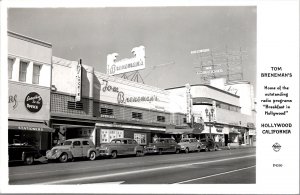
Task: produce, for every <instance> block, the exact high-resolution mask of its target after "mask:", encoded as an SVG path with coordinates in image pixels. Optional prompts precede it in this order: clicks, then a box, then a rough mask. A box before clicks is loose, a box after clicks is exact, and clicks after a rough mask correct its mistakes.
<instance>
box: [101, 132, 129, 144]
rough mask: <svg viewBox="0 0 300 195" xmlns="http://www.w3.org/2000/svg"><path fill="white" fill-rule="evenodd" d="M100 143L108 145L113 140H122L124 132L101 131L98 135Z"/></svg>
mask: <svg viewBox="0 0 300 195" xmlns="http://www.w3.org/2000/svg"><path fill="white" fill-rule="evenodd" d="M100 136H101V137H100V138H101V139H100V143H109V142H111V140H112V139H115V138H124V131H122V130H108V129H102V130H101V133H100Z"/></svg>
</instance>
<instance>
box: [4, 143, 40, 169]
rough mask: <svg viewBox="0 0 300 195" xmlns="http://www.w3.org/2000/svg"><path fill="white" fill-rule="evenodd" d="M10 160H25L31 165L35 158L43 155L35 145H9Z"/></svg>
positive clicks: (24, 161) (25, 162)
mask: <svg viewBox="0 0 300 195" xmlns="http://www.w3.org/2000/svg"><path fill="white" fill-rule="evenodd" d="M8 156H9V162H23V163H24V164H26V165H31V164H33V162H34V159H37V158H40V157H41V156H42V155H41V154H40V152H39V150H38V149H36V148H35V147H34V146H31V145H28V144H26V143H23V144H20V143H18V144H10V145H8Z"/></svg>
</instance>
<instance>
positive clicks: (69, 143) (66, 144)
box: [63, 141, 72, 146]
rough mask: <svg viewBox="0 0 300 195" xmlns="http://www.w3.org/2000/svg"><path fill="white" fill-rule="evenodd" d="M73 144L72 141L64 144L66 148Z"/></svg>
mask: <svg viewBox="0 0 300 195" xmlns="http://www.w3.org/2000/svg"><path fill="white" fill-rule="evenodd" d="M71 144H72V141H65V142H64V143H63V145H64V146H69V145H71Z"/></svg>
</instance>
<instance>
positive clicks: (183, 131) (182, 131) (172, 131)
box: [166, 129, 194, 134]
mask: <svg viewBox="0 0 300 195" xmlns="http://www.w3.org/2000/svg"><path fill="white" fill-rule="evenodd" d="M193 130H194V129H166V133H168V134H192V133H193Z"/></svg>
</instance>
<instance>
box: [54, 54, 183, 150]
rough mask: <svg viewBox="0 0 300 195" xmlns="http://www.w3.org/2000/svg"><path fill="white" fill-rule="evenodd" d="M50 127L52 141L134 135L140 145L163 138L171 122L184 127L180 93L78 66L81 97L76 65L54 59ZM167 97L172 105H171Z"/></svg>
mask: <svg viewBox="0 0 300 195" xmlns="http://www.w3.org/2000/svg"><path fill="white" fill-rule="evenodd" d="M52 62H53V69H52V91H51V114H50V115H51V125H52V127H53V128H54V129H55V130H56V131H55V133H54V135H53V138H54V139H53V144H56V143H57V142H61V141H64V140H65V139H70V138H74V137H87V138H90V139H92V140H93V141H94V143H95V144H96V145H99V144H101V143H108V142H110V141H111V140H112V139H113V138H119V137H127V138H133V139H135V140H136V141H137V142H138V143H140V144H141V145H146V144H148V143H150V142H152V139H153V138H154V137H161V136H164V134H165V131H166V128H167V127H169V126H185V125H186V123H185V117H186V115H185V113H184V111H185V107H184V106H182V104H181V103H180V101H181V102H184V97H181V96H176V97H173V96H172V94H170V93H169V92H168V91H165V90H163V89H159V88H156V87H152V86H148V85H145V84H141V83H137V82H133V81H129V80H126V79H122V78H119V77H115V76H109V75H106V74H102V73H99V72H96V71H94V69H93V67H91V66H87V65H84V64H83V65H82V66H81V71H80V72H81V75H80V77H81V81H80V86H81V90H79V91H80V100H79V101H76V96H77V95H78V93H77V92H78V69H77V68H78V64H79V62H76V61H70V60H66V59H62V58H58V57H53V59H52ZM171 99H174V100H176V103H171V102H172V101H171Z"/></svg>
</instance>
